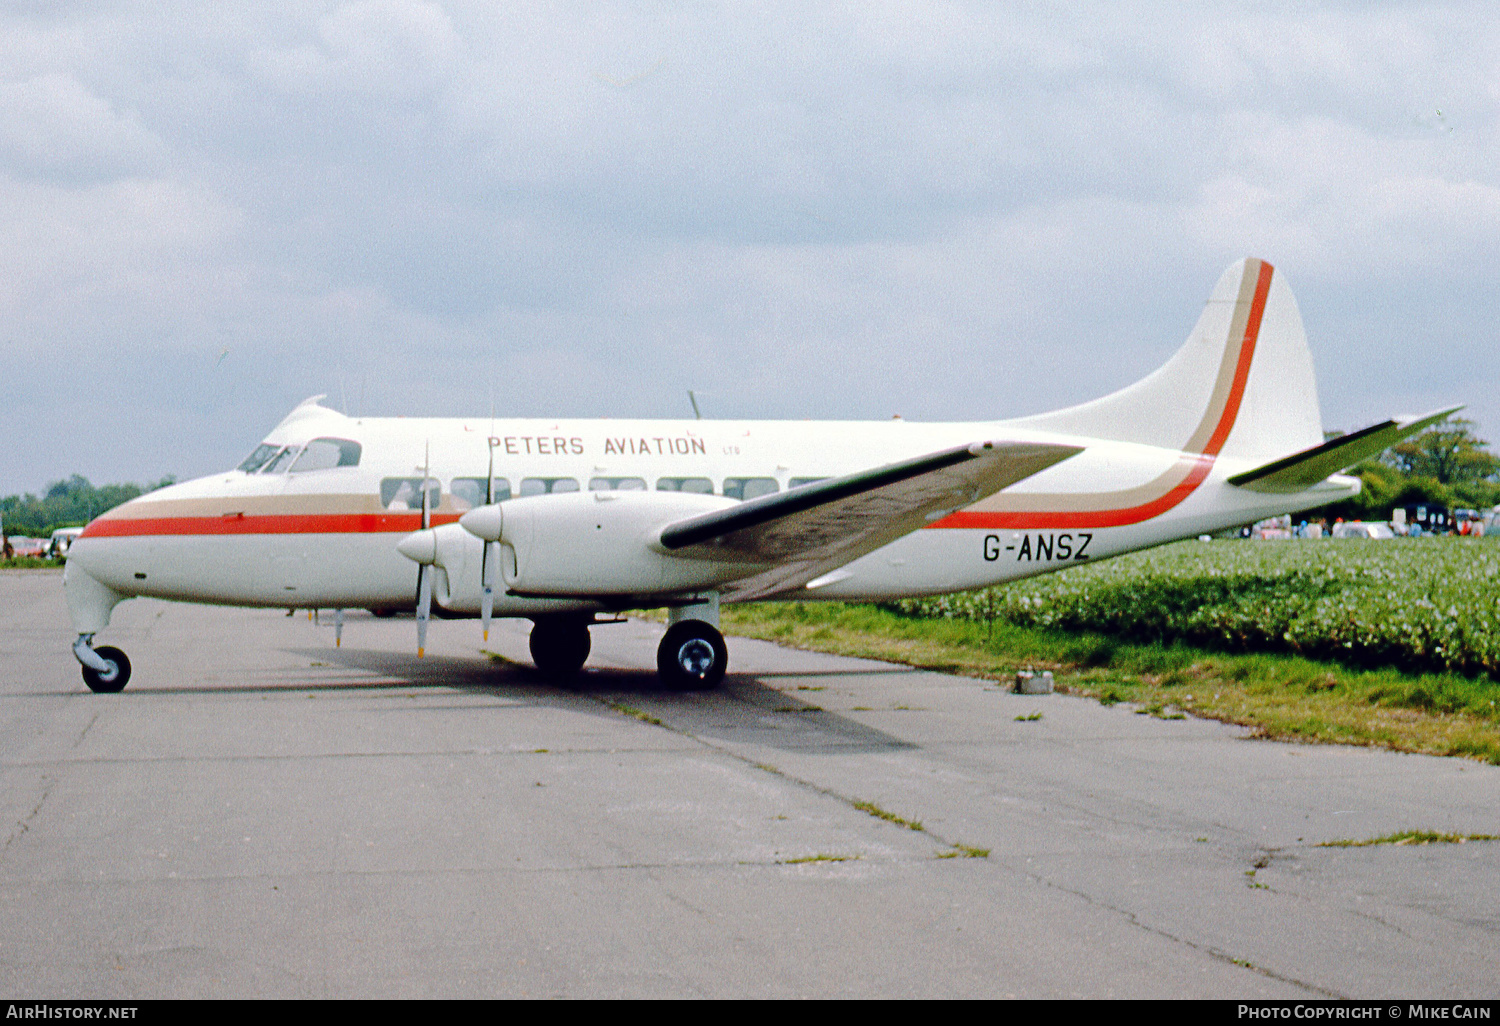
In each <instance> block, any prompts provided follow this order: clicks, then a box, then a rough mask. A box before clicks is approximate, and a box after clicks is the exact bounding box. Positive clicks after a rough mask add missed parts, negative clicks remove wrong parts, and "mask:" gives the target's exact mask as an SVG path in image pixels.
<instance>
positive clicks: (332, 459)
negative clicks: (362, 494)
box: [292, 438, 360, 474]
mask: <svg viewBox="0 0 1500 1026" xmlns="http://www.w3.org/2000/svg"><path fill="white" fill-rule="evenodd" d="M359 454H360V445H359V443H358V442H351V441H350V440H349V439H347V438H314V439H313V440H312V441H311V442H308V443H307V448H305V449H303V450H302V455H301V456H298V457H297V462H296V463H294V464H292V473H294V474H301V473H304V472H306V471H309V470H332V469H333V468H334V467H357V466H359Z"/></svg>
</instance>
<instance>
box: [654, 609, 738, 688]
mask: <svg viewBox="0 0 1500 1026" xmlns="http://www.w3.org/2000/svg"><path fill="white" fill-rule="evenodd" d="M728 668H729V646H727V645H725V644H724V635H722V634H720V633H719V632H718V630H717V629H716V628H714V626H713V625H712V624H707V623H704V622H703V621H702V620H683V621H682V622H681V623H675V624H673V625H672V626H671V627H668V628H667V634H666V637H664V638H662V639H661V645H660V646H659V647H658V648H657V650H656V672H657V673H659V674H660V675H661V682H662V684H663V685H665V686H666V687H667V688H669V689H671V690H672V691H707V690H709V689H711V688H716V687H718V686H719V682H720V681H722V680H723V679H724V671H725V670H726V669H728Z"/></svg>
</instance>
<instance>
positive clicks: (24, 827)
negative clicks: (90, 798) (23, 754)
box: [0, 774, 57, 856]
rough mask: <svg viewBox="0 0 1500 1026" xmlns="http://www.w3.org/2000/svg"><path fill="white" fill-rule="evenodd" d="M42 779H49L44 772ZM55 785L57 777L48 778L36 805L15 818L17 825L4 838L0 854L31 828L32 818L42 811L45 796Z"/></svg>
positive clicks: (8, 849) (6, 850)
mask: <svg viewBox="0 0 1500 1026" xmlns="http://www.w3.org/2000/svg"><path fill="white" fill-rule="evenodd" d="M42 780H43V781H44V782H47V781H49V778H48V777H47V776H46V775H45V774H44V775H43V776H42ZM56 786H57V778H56V777H52V778H50V782H47V785H46V787H45V788H43V789H42V796H41V797H40V798H38V799H37V800H36V805H35V806H33V807H32V810H31V811H30V812H28V813H27V814H26V815H25V816H23V817H22V818H21V819H19V820H17V822H16V826H17V827H18V829H17V830H15V831H13V832H12V833H11V835H10V836H9V837H7V838H6V839H5V847H3V848H0V856H3V855H4V854H5V853H6V852H8V851H10V846H11V845H13V844H15V843H16V842H17V841H19V840H20V839H21V838H22V837H24V836H25V835H26V832H27V831H28V830H30V829H31V823H32V820H34V819H36V817H37V815H38V814H39V813H40V812H41V811H42V806H43V805H45V804H46V802H47V796H48V795H50V794H51V793H52V789H53V788H54V787H56Z"/></svg>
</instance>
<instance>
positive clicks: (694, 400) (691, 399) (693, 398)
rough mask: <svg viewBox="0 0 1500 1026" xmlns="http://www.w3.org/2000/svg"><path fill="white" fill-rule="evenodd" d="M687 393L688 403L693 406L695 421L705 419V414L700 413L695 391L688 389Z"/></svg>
mask: <svg viewBox="0 0 1500 1026" xmlns="http://www.w3.org/2000/svg"><path fill="white" fill-rule="evenodd" d="M687 392H688V402H690V403H692V404H693V419H694V420H702V419H703V414H702V413H700V412H699V411H698V397H697V396H695V395H694V394H693V390H692V389H691V388H690V389H688V390H687Z"/></svg>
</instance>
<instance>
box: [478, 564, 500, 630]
mask: <svg viewBox="0 0 1500 1026" xmlns="http://www.w3.org/2000/svg"><path fill="white" fill-rule="evenodd" d="M499 545H500V543H499V542H485V543H484V556H483V558H482V559H481V560H480V562H479V579H480V581H481V582H482V583H483V584H484V591H483V592H481V593H480V595H479V624H480V627H481V628H482V629H483V630H484V640H485V641H489V640H490V617H491V616H492V615H493V614H494V612H495V584H494V582H493V581H491V580H490V574H492V573H493V572H494V566H495V560H494V559H491V558H490V548H491V547H495V548H498V547H499ZM495 555H496V558H499V553H496V554H495Z"/></svg>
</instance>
